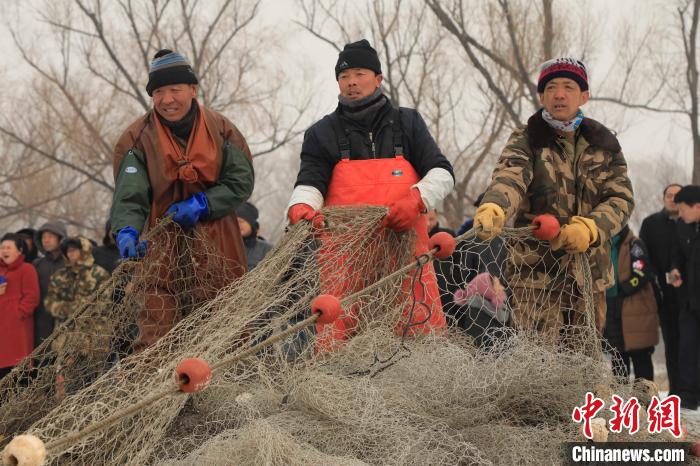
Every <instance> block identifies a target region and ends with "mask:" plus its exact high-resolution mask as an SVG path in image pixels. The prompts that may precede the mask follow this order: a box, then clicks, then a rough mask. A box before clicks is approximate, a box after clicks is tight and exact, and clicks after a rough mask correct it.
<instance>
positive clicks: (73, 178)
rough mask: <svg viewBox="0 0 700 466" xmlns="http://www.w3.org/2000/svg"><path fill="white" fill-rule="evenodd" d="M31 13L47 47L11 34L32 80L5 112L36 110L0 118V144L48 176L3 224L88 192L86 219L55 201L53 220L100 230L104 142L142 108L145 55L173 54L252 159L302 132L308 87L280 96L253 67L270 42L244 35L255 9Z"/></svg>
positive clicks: (266, 68)
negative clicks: (90, 202)
mask: <svg viewBox="0 0 700 466" xmlns="http://www.w3.org/2000/svg"><path fill="white" fill-rule="evenodd" d="M28 8H29V7H27V9H28ZM34 13H35V14H36V15H37V16H38V18H39V21H40V24H41V25H43V26H42V28H43V30H44V31H45V33H46V34H48V35H50V37H52V38H53V39H55V40H54V41H47V40H43V41H42V46H41V47H39V46H38V45H37V44H32V43H30V42H29V41H28V39H27V37H26V35H25V34H24V31H22V30H16V29H12V31H11V32H12V37H13V38H14V42H15V45H16V46H17V49H18V51H19V53H20V54H21V57H22V59H23V61H24V62H25V63H26V64H27V65H28V66H29V67H30V68H31V70H32V71H33V73H34V77H35V80H34V83H33V85H32V86H31V88H30V89H29V90H27V92H25V93H23V94H21V95H18V96H17V103H16V105H24V106H26V103H27V102H32V103H33V107H34V108H37V107H39V106H40V107H41V111H34V110H33V109H27V110H26V111H24V112H22V113H21V116H20V118H17V117H16V115H12V117H6V118H4V119H0V135H2V136H3V137H4V141H5V144H7V145H9V147H8V150H9V153H10V154H12V155H14V156H16V157H20V156H21V157H23V158H24V159H25V161H26V160H28V159H27V157H26V154H27V153H29V154H31V155H32V157H31V160H32V162H33V164H38V166H40V167H49V168H47V170H50V171H51V174H52V183H51V186H47V185H39V186H37V187H38V188H39V190H38V191H35V192H34V196H30V197H31V199H22V200H20V199H17V200H16V201H17V202H14V203H13V204H12V205H13V206H14V209H12V210H8V211H7V212H6V214H7V215H8V216H9V215H10V213H11V212H15V213H17V214H19V213H21V212H25V213H26V212H30V211H31V212H39V214H37V215H38V217H42V213H43V212H42V211H41V209H48V210H52V209H54V208H55V207H57V206H56V205H55V204H52V202H53V200H54V199H61V198H63V197H65V196H68V195H69V194H71V193H73V194H75V195H77V196H82V197H83V199H88V195H90V197H91V198H92V197H94V194H95V193H99V194H98V196H97V197H98V198H99V199H100V200H101V201H102V205H100V206H99V207H97V209H96V210H97V212H96V215H94V218H89V217H90V215H88V213H87V209H74V210H73V211H72V212H69V211H68V210H69V209H68V208H67V206H66V205H65V204H62V203H61V204H59V205H58V211H56V212H55V215H58V216H62V217H64V218H66V219H68V220H69V221H72V222H74V223H75V224H76V225H84V224H86V223H87V224H89V225H91V226H93V227H94V228H97V227H98V226H101V225H102V222H103V219H104V218H105V216H106V209H107V208H108V207H109V197H110V195H111V191H112V189H113V182H112V174H111V161H112V157H113V154H112V150H113V145H114V142H115V141H116V139H117V137H118V136H119V134H120V133H121V131H123V130H124V129H125V128H126V126H127V125H128V124H129V123H130V122H131V121H133V120H135V119H136V118H137V117H138V116H139V115H140V114H142V113H143V112H144V111H146V110H148V109H149V108H150V105H151V103H150V99H149V97H148V96H147V94H146V92H145V83H146V80H147V77H148V67H149V62H150V60H151V57H152V56H153V54H154V52H155V51H157V50H159V49H161V48H168V47H170V48H176V49H177V50H178V51H180V52H182V53H184V54H185V55H186V56H187V57H188V58H189V59H190V61H191V63H192V66H193V68H194V70H195V72H196V73H197V75H198V77H199V80H200V99H201V101H202V102H203V103H204V104H205V105H207V106H209V107H211V108H213V109H215V110H217V111H219V112H222V113H223V114H225V115H228V116H230V117H231V119H232V120H233V121H234V122H235V123H236V125H237V126H239V128H241V131H242V132H243V134H244V135H245V136H246V138H247V140H248V142H249V145H250V146H251V149H252V150H253V153H254V157H256V158H257V157H261V156H263V155H267V154H279V151H280V150H281V149H283V148H284V147H285V146H286V145H287V144H289V143H290V142H291V141H293V140H294V139H295V138H297V137H298V135H299V133H300V131H301V130H302V123H303V122H302V120H303V118H304V114H305V111H306V108H307V106H308V100H309V89H307V88H299V89H295V90H290V89H289V88H287V89H285V92H286V91H291V92H288V93H283V92H282V90H283V89H282V84H283V83H284V82H285V77H284V72H283V71H281V70H276V69H274V70H273V69H272V68H271V65H270V64H269V63H267V62H266V61H265V60H261V59H259V57H260V56H261V55H263V53H262V52H263V50H265V51H267V49H269V48H274V44H275V42H276V41H278V40H280V37H278V36H276V33H275V32H268V31H267V30H266V29H264V28H256V27H255V24H256V21H258V17H259V13H260V0H217V1H212V2H202V1H200V0H117V1H114V2H111V1H110V2H105V1H102V0H59V1H50V2H49V1H46V2H45V3H44V5H43V7H42V8H39V9H37V10H35V11H34ZM47 43H49V44H56V46H55V49H52V48H51V47H47V46H46V45H45V44H47ZM0 176H12V173H9V172H8V173H7V174H6V173H4V172H3V173H0ZM64 180H65V181H64ZM25 181H29V179H26V180H25ZM48 189H51V191H50V192H43V191H46V190H48ZM16 192H17V191H16V190H13V193H12V194H16ZM6 195H7V193H6ZM83 204H85V202H83ZM38 217H27V218H28V219H33V218H38ZM88 218H89V220H88ZM0 220H2V219H0Z"/></svg>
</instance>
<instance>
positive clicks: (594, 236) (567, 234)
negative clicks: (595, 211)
mask: <svg viewBox="0 0 700 466" xmlns="http://www.w3.org/2000/svg"><path fill="white" fill-rule="evenodd" d="M596 241H598V227H597V226H596V224H595V222H594V221H593V220H592V219H590V218H586V217H578V216H577V217H572V218H571V222H569V224H568V225H564V226H563V227H561V230H559V236H557V237H556V238H554V239H553V240H552V241H551V243H550V244H551V245H552V249H554V250H555V251H556V250H558V249H563V250H564V251H566V252H568V253H569V254H574V253H577V252H585V251H587V250H588V247H589V246H590V245H591V244H593V243H595V242H596Z"/></svg>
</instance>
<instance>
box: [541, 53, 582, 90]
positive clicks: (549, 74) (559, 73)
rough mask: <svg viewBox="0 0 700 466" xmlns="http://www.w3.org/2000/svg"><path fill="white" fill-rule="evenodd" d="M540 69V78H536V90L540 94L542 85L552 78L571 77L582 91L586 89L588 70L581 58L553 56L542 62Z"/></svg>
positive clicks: (542, 88)
mask: <svg viewBox="0 0 700 466" xmlns="http://www.w3.org/2000/svg"><path fill="white" fill-rule="evenodd" d="M540 70H541V71H540V78H539V79H538V80H537V92H539V93H540V94H542V93H543V92H544V86H546V85H547V83H548V82H549V81H551V80H552V79H554V78H569V79H573V80H574V81H576V82H577V83H578V86H579V87H580V88H581V90H582V91H587V90H588V70H587V69H586V65H585V64H584V63H583V62H582V61H581V60H577V59H575V58H571V57H562V58H554V59H552V60H549V61H546V62H544V63H543V64H542V66H541V67H540Z"/></svg>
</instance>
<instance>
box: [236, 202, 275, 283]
mask: <svg viewBox="0 0 700 466" xmlns="http://www.w3.org/2000/svg"><path fill="white" fill-rule="evenodd" d="M236 215H237V216H238V227H239V228H240V230H241V236H242V237H243V244H244V245H245V253H246V258H247V259H248V270H252V269H253V268H254V267H255V266H256V265H258V263H259V262H260V261H261V260H263V258H264V257H265V256H266V255H267V253H268V252H270V250H271V249H272V245H271V244H270V243H268V242H267V241H265V238H262V237H260V236H258V230H259V229H260V224H259V223H258V209H257V207H255V205H253V204H252V203H250V202H244V203H243V204H241V205H240V206H238V208H237V209H236Z"/></svg>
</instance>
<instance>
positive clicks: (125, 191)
mask: <svg viewBox="0 0 700 466" xmlns="http://www.w3.org/2000/svg"><path fill="white" fill-rule="evenodd" d="M197 85H198V80H197V76H196V75H195V73H194V71H193V70H192V68H191V66H190V64H189V63H188V62H187V60H186V59H185V57H184V56H182V55H181V54H179V53H176V52H172V51H170V50H161V51H159V52H158V53H156V54H155V56H154V59H153V61H152V62H151V69H150V73H149V80H148V85H147V86H146V90H147V92H148V94H149V95H150V96H151V97H152V98H153V109H152V110H150V111H148V112H147V113H146V114H145V115H143V116H142V117H140V118H138V119H137V120H136V121H135V122H134V123H133V124H131V125H130V126H129V128H127V130H126V131H125V132H124V134H122V136H121V137H120V138H119V141H118V142H117V145H116V149H115V156H114V177H115V180H116V186H115V193H114V201H113V205H112V213H111V221H112V229H113V231H114V232H115V233H116V240H117V245H118V247H119V251H120V254H121V256H122V257H124V258H139V257H142V256H143V255H144V254H145V253H146V244H145V243H144V242H142V241H140V240H139V237H140V235H141V234H142V233H144V231H146V230H148V229H149V228H153V226H154V225H155V223H156V222H157V221H158V220H159V219H161V218H163V217H164V216H166V215H172V216H173V220H174V221H175V222H176V223H178V224H179V225H180V226H181V227H182V229H183V230H184V231H185V234H184V235H183V234H181V233H177V231H175V230H170V231H165V232H163V234H161V235H159V237H158V238H154V239H153V241H152V246H151V249H153V250H151V251H149V255H151V257H152V258H153V259H154V260H155V262H156V263H157V264H158V265H159V267H158V271H157V273H155V274H154V279H153V286H152V288H151V289H150V290H148V292H147V293H146V302H145V304H144V309H143V310H142V312H141V313H140V314H139V316H138V319H137V323H138V326H139V330H140V335H139V339H138V341H137V342H136V349H137V350H138V349H142V348H143V347H145V346H148V345H150V344H152V343H153V342H155V341H156V340H157V339H158V338H160V337H161V336H163V335H164V334H165V333H167V331H168V330H170V328H172V326H173V325H174V324H175V323H176V322H177V320H179V319H180V318H181V317H182V313H183V311H186V310H187V309H185V308H186V307H191V306H193V305H194V304H196V303H197V302H201V301H202V300H205V299H209V298H211V297H213V295H214V294H215V293H216V291H217V290H218V289H220V288H221V287H223V286H225V285H227V284H228V283H230V281H231V280H233V279H234V278H235V277H239V276H241V275H242V274H243V273H244V272H245V270H246V258H245V249H244V246H243V241H242V239H241V234H240V231H239V228H238V221H237V219H236V215H235V209H236V207H238V206H239V205H240V204H241V203H242V202H244V201H245V200H246V199H248V197H250V194H251V193H252V191H253V181H254V174H253V164H252V158H251V154H250V150H249V149H248V145H247V144H246V141H245V139H244V138H243V136H242V135H241V133H240V132H239V131H238V129H237V128H236V127H235V126H234V125H233V123H231V122H230V121H229V120H228V119H227V118H226V117H224V116H223V115H221V114H219V113H217V112H214V111H213V110H210V109H208V108H206V107H204V106H203V105H201V104H200V103H199V102H198V101H197V99H196V97H197V89H198V87H197ZM184 243H187V245H185V244H184ZM186 249H190V250H191V251H193V257H189V258H187V257H185V258H183V257H181V251H183V250H186ZM183 260H185V261H186V262H187V263H184V262H183ZM183 270H188V272H187V274H185V275H186V276H185V277H183V276H182V271H183ZM188 287H190V289H188ZM185 300H186V301H188V303H187V304H186V305H185V303H184V301H185Z"/></svg>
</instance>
